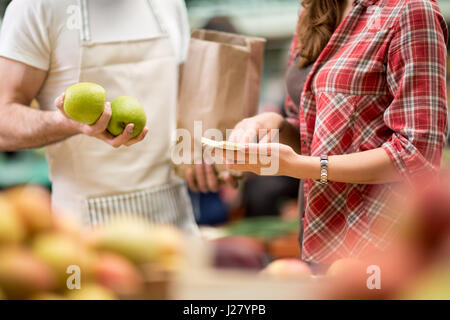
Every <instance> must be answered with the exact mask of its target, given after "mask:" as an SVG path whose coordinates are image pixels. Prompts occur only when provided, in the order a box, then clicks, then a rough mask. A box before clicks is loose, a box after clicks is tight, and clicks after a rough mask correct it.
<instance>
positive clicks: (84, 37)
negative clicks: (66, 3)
mask: <svg viewBox="0 0 450 320" xmlns="http://www.w3.org/2000/svg"><path fill="white" fill-rule="evenodd" d="M78 3H79V6H80V11H81V17H80V18H81V30H80V39H81V41H82V42H89V41H91V29H90V25H89V10H88V5H87V0H78ZM147 4H148V7H149V9H150V12H151V13H152V14H153V16H154V17H155V21H156V23H157V24H158V27H159V31H160V32H161V33H162V34H163V35H167V29H166V26H165V24H164V21H163V19H162V18H161V14H160V12H159V10H158V6H157V5H155V3H154V0H147Z"/></svg>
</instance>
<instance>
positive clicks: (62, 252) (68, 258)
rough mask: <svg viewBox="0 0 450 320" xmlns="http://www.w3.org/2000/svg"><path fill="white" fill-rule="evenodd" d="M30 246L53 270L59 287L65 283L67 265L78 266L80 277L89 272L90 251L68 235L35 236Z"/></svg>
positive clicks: (91, 257)
mask: <svg viewBox="0 0 450 320" xmlns="http://www.w3.org/2000/svg"><path fill="white" fill-rule="evenodd" d="M32 248H33V251H34V253H35V254H36V256H37V257H39V259H41V260H42V261H43V262H44V263H46V264H47V265H48V266H49V267H50V268H51V269H52V271H53V272H54V274H55V276H56V278H57V280H58V284H59V286H60V287H62V286H65V285H66V280H67V278H68V277H69V275H68V274H67V273H66V272H67V268H68V267H69V266H72V265H75V266H78V267H80V270H81V276H82V279H86V278H87V277H88V276H89V275H90V274H91V265H92V260H93V259H94V258H93V256H92V253H91V252H89V250H88V249H87V248H86V247H85V246H83V244H81V243H79V242H76V240H75V239H74V238H72V237H70V236H68V235H64V234H59V233H47V234H42V235H39V236H37V237H36V238H35V240H34V242H33V244H32Z"/></svg>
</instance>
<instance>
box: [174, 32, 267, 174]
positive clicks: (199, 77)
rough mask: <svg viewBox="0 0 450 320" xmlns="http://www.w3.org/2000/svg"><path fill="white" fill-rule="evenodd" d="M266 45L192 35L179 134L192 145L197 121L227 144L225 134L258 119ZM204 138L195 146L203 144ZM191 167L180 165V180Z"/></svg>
mask: <svg viewBox="0 0 450 320" xmlns="http://www.w3.org/2000/svg"><path fill="white" fill-rule="evenodd" d="M265 42H266V41H265V39H262V38H254V37H246V36H243V35H236V34H231V33H224V32H217V31H209V30H196V31H194V33H193V34H192V38H191V42H190V46H189V53H188V57H187V61H186V63H185V65H184V68H183V75H182V79H181V88H180V95H179V99H178V118H177V119H178V128H182V129H187V130H188V131H189V132H190V134H191V137H192V139H193V138H194V121H201V122H202V129H203V132H204V131H205V130H207V129H219V130H220V131H221V132H222V135H223V139H226V135H225V130H226V129H233V128H234V126H235V125H236V123H238V122H239V121H240V120H242V119H244V118H247V117H251V116H253V115H255V114H256V112H257V110H258V101H259V92H260V85H261V74H262V67H263V60H264V47H265ZM200 138H201V137H196V140H194V141H192V143H197V144H200V141H199V139H200ZM200 149H201V148H200ZM191 152H192V151H191ZM200 156H201V155H199V154H196V155H193V157H191V158H192V159H194V158H195V157H197V158H198V157H200ZM187 166H189V164H182V165H177V166H176V169H177V170H176V172H177V174H178V175H180V176H182V177H183V176H184V172H185V169H186V168H187ZM218 169H219V171H223V170H224V166H222V168H220V167H218Z"/></svg>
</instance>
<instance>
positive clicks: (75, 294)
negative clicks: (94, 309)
mask: <svg viewBox="0 0 450 320" xmlns="http://www.w3.org/2000/svg"><path fill="white" fill-rule="evenodd" d="M67 298H68V299H69V300H117V299H118V297H117V296H116V295H115V294H114V293H113V292H112V291H111V290H109V289H107V288H105V287H102V286H100V285H96V284H87V285H85V286H82V287H81V289H79V290H71V291H69V292H68V293H67Z"/></svg>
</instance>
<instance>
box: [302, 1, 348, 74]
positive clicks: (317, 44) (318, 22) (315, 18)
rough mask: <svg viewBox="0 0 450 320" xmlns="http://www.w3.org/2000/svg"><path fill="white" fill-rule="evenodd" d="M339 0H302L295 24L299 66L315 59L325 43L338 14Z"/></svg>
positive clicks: (338, 18) (339, 14) (335, 25)
mask: <svg viewBox="0 0 450 320" xmlns="http://www.w3.org/2000/svg"><path fill="white" fill-rule="evenodd" d="M339 2H340V0H303V1H302V6H303V8H304V10H303V12H302V14H301V16H300V18H299V22H298V25H297V36H298V41H299V46H298V55H299V56H300V59H299V61H298V66H299V67H305V66H307V65H309V64H310V63H313V62H314V61H316V60H317V58H318V57H319V55H320V53H321V52H322V50H323V49H324V48H325V46H326V45H327V43H328V41H329V40H330V38H331V35H332V34H333V32H334V30H336V28H337V26H338V24H339V20H340V16H341V12H340V11H341V7H340V5H339Z"/></svg>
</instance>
